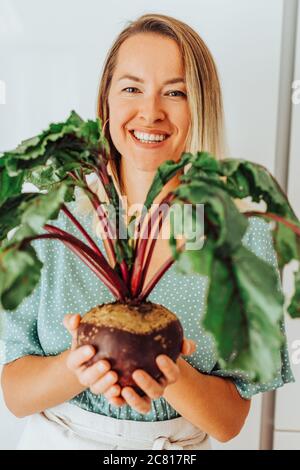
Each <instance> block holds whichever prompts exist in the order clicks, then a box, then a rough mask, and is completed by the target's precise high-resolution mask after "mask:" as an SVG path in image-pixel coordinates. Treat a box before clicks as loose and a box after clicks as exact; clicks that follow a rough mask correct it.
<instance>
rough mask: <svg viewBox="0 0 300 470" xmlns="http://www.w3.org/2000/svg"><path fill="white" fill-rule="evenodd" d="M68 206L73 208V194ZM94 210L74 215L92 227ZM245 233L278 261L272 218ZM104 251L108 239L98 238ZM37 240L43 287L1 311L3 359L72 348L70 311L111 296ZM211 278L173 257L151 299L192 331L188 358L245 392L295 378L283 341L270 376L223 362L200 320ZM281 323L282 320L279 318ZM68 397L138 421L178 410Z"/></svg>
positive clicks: (57, 246) (160, 402) (61, 222)
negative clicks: (261, 378)
mask: <svg viewBox="0 0 300 470" xmlns="http://www.w3.org/2000/svg"><path fill="white" fill-rule="evenodd" d="M68 207H69V208H70V210H71V211H72V212H73V213H74V202H71V203H70V204H69V205H68ZM91 217H92V216H91V215H88V216H86V217H83V216H80V215H77V218H78V220H79V221H80V222H81V223H82V225H84V227H85V228H87V231H88V232H89V233H90V235H91V229H89V227H91ZM249 222H250V223H249V228H248V230H247V232H246V234H245V236H244V240H243V242H244V244H245V246H247V247H248V248H249V249H251V250H252V251H253V252H254V253H255V254H256V255H257V256H260V257H261V258H262V259H264V260H265V261H267V262H269V263H270V264H272V265H273V266H277V259H276V254H275V251H274V248H273V242H272V237H271V234H270V230H269V226H268V224H267V223H266V222H264V221H263V220H261V219H258V218H254V217H253V218H251V219H250V221H249ZM54 225H56V226H58V227H60V228H62V229H64V230H66V231H68V232H69V233H72V234H74V235H75V236H77V237H78V238H79V239H81V240H82V241H84V238H83V236H82V235H81V233H80V232H78V230H77V229H76V227H75V226H73V224H72V223H71V222H70V221H69V219H68V218H67V217H66V216H65V214H64V213H61V214H60V216H59V218H58V220H56V221H55V222H54ZM99 245H100V248H102V252H103V253H104V254H105V251H104V249H103V243H102V242H101V241H100V242H99ZM34 246H35V248H36V250H37V252H38V255H39V257H40V259H41V261H43V262H44V263H45V266H44V268H43V271H42V276H41V280H40V283H39V285H38V287H37V288H36V289H35V291H34V292H33V293H32V295H31V296H29V297H27V298H26V299H25V300H24V301H23V303H22V304H21V306H20V307H19V308H18V309H17V310H16V311H15V312H2V313H1V315H0V318H1V325H0V332H1V333H0V334H1V336H0V339H1V340H2V341H0V362H1V363H2V364H6V363H9V362H11V361H13V360H15V359H18V358H20V357H23V356H26V355H40V356H53V355H57V354H59V353H61V352H62V351H64V350H66V349H68V348H69V347H70V345H71V338H70V335H69V333H68V332H67V331H66V329H65V328H64V327H63V325H62V320H63V317H64V315H65V314H67V313H80V314H81V315H83V314H84V313H85V312H86V311H88V310H89V309H91V308H92V307H94V306H95V305H98V304H101V303H103V302H105V303H108V302H111V301H113V300H114V298H113V296H112V294H111V293H110V291H109V290H108V289H107V288H106V287H105V286H104V285H103V284H102V283H101V282H100V281H99V280H98V279H97V278H96V276H95V275H94V274H93V273H92V272H91V271H90V270H89V269H88V267H87V266H85V264H84V263H82V262H81V261H80V260H79V259H78V258H77V257H76V256H75V255H74V254H73V253H72V252H70V251H69V250H68V249H67V248H65V246H64V245H63V244H61V243H60V242H58V241H52V240H51V241H50V240H47V241H45V240H36V241H35V242H34ZM207 286H208V279H207V278H206V277H201V276H198V275H189V276H184V275H183V274H181V273H179V271H177V267H176V263H175V264H173V265H172V267H171V268H170V269H169V270H168V271H167V272H166V274H165V275H164V277H163V278H162V279H161V280H160V282H159V283H158V284H157V285H156V287H155V289H154V290H153V291H152V293H151V294H150V296H149V300H151V301H152V302H156V303H160V304H163V305H165V306H166V307H167V308H169V309H170V310H172V311H173V312H174V313H176V315H177V316H178V318H179V319H180V321H181V323H182V325H183V328H184V331H185V336H186V337H188V338H191V339H194V340H195V341H196V343H197V350H196V352H195V353H194V354H193V355H192V356H189V357H187V358H186V360H187V361H188V362H189V363H190V364H191V365H192V366H193V367H195V368H196V369H197V370H199V371H201V372H203V373H208V374H212V375H216V376H221V377H230V378H231V379H232V381H233V382H234V384H235V386H236V388H237V390H238V392H239V393H240V395H241V396H242V397H244V398H248V399H250V398H251V396H252V395H254V394H256V393H259V392H265V391H268V390H274V389H276V388H278V387H280V386H282V385H283V384H284V383H288V382H293V381H294V377H293V374H292V371H291V368H290V363H289V356H288V351H287V346H286V344H285V346H284V347H283V348H282V351H281V352H280V353H281V364H282V367H281V370H280V371H278V375H277V376H276V377H275V379H273V380H272V381H270V382H268V383H262V384H253V383H251V382H250V381H249V379H248V378H247V376H246V375H242V374H240V373H238V371H236V372H230V373H229V372H228V371H225V370H222V369H220V368H219V367H218V363H217V355H216V348H215V344H214V340H213V337H212V336H211V335H209V334H207V333H206V332H205V331H204V329H203V328H202V327H201V325H200V320H201V317H202V315H203V314H204V311H205V300H206V293H207ZM282 331H283V333H285V331H284V324H282ZM70 402H71V403H73V404H75V405H77V406H79V407H81V408H83V409H85V410H88V411H92V412H94V413H100V414H104V415H106V416H112V417H114V418H118V419H129V420H136V421H159V420H168V419H173V418H176V417H178V416H179V414H178V413H177V412H176V410H174V409H173V408H172V407H171V406H170V405H169V404H168V403H167V401H166V400H165V399H164V398H159V399H157V400H153V401H152V409H151V411H150V412H149V413H148V414H147V415H143V414H140V413H138V412H136V411H135V410H133V409H131V408H130V407H129V406H127V405H125V406H123V407H122V408H118V407H114V406H112V405H110V404H109V403H108V401H107V400H106V399H105V397H104V396H103V395H95V394H93V393H92V392H91V391H90V390H89V389H88V390H86V391H84V392H82V393H81V394H79V395H78V396H76V397H75V398H73V399H72V400H70Z"/></svg>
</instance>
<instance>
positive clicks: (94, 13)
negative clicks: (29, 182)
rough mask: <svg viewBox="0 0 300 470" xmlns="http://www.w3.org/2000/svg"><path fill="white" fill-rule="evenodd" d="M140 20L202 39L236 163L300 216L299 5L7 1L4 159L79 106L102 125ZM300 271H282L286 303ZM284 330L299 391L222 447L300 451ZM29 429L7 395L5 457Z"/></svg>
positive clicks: (298, 343)
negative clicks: (124, 46)
mask: <svg viewBox="0 0 300 470" xmlns="http://www.w3.org/2000/svg"><path fill="white" fill-rule="evenodd" d="M162 5H163V8H162ZM144 13H162V14H167V15H171V16H174V17H176V18H178V19H180V20H182V21H184V22H186V23H188V24H189V25H190V26H191V27H193V28H194V29H195V30H196V31H197V32H198V33H199V34H200V36H201V37H202V38H203V39H204V41H206V43H207V45H208V47H209V48H210V50H211V52H212V53H213V56H214V58H215V61H216V63H217V66H218V70H219V74H220V78H221V83H222V87H223V95H224V106H225V116H226V126H227V137H228V143H229V155H228V156H230V157H235V158H245V159H247V160H252V161H255V162H259V163H261V164H262V165H264V166H266V167H268V169H269V170H270V171H271V172H272V173H273V174H274V175H275V176H276V178H277V179H278V181H279V182H280V184H281V186H282V188H283V189H284V190H285V191H286V192H287V193H288V195H289V199H290V202H291V204H292V206H293V207H294V209H295V211H296V213H297V215H298V217H300V190H299V175H300V88H299V89H296V88H295V89H294V90H293V84H294V87H296V86H298V85H300V82H298V81H299V80H300V8H299V2H298V0H264V1H261V0H239V1H237V0H185V1H184V2H183V1H180V0H165V1H164V2H161V0H152V1H151V2H149V1H146V0H130V1H129V2H122V1H120V0H110V1H109V2H106V3H105V8H104V4H103V3H102V2H99V1H97V0H85V1H83V0H77V1H76V2H74V1H71V0H51V1H50V0H43V1H42V2H41V1H38V0H0V153H1V152H2V151H4V150H9V149H13V148H15V147H16V146H17V144H18V143H20V141H21V140H23V139H26V138H29V137H31V136H34V135H36V134H37V133H39V132H40V131H41V130H43V129H44V128H46V127H47V126H48V124H49V123H50V122H55V121H60V120H65V119H66V118H67V116H68V115H69V112H70V110H71V109H75V110H76V111H77V112H78V113H79V114H80V115H81V116H82V117H83V118H84V119H86V118H91V119H94V118H95V109H96V93H97V85H98V82H99V79H100V74H101V70H102V65H103V62H104V58H105V56H106V53H107V51H108V49H109V47H110V46H111V44H112V42H113V40H114V39H115V37H116V36H117V34H118V33H119V32H120V31H121V30H122V29H123V28H124V27H125V26H126V25H127V22H128V21H130V20H133V19H136V18H137V17H138V16H140V15H141V14H144ZM297 82H298V83H297ZM293 93H294V95H293ZM292 97H293V98H294V99H292ZM292 269H293V267H292V266H291V267H288V269H286V271H285V272H284V273H283V285H284V290H285V293H286V295H287V296H290V295H291V294H292V282H291V281H292ZM286 329H287V336H288V344H289V350H290V358H291V363H292V364H291V365H292V368H293V372H294V375H295V378H296V383H295V384H289V385H286V386H285V387H284V388H282V389H279V390H277V391H276V392H269V393H266V394H260V395H257V396H255V397H254V398H253V399H252V406H251V412H250V415H249V417H248V420H247V423H246V425H245V427H244V429H243V430H242V432H241V434H240V435H239V436H238V437H236V438H235V439H233V440H232V441H230V442H228V443H226V444H220V443H218V442H215V441H213V448H214V449H224V450H226V449H250V450H251V449H252V450H254V449H272V448H273V449H298V450H300V406H299V396H300V353H299V351H300V321H299V320H293V321H292V320H289V318H288V316H286ZM25 421H26V418H25V419H17V418H15V417H14V416H13V415H12V414H11V413H10V412H9V411H8V410H7V409H6V407H5V404H4V401H3V398H2V395H1V392H0V449H14V448H15V446H16V443H17V441H18V439H19V436H20V433H21V431H22V429H23V427H24V424H25Z"/></svg>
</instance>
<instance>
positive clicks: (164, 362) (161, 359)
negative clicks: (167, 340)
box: [157, 357, 168, 367]
mask: <svg viewBox="0 0 300 470" xmlns="http://www.w3.org/2000/svg"><path fill="white" fill-rule="evenodd" d="M157 360H158V363H159V365H160V366H163V367H164V366H167V365H168V361H167V359H166V358H165V357H158V358H157Z"/></svg>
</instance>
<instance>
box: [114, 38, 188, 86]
mask: <svg viewBox="0 0 300 470" xmlns="http://www.w3.org/2000/svg"><path fill="white" fill-rule="evenodd" d="M126 73H127V74H132V75H136V76H141V75H142V76H143V78H144V79H147V78H148V77H151V76H153V75H158V76H159V77H161V78H162V79H163V78H167V79H168V78H171V77H173V76H179V75H182V76H184V64H183V60H182V56H181V53H180V49H179V46H178V44H177V43H176V42H175V41H174V40H173V39H171V38H168V37H165V36H161V35H158V34H152V33H146V34H145V33H143V34H142V33H140V34H137V35H134V36H131V37H130V38H128V39H126V40H125V41H124V42H123V44H122V45H121V46H120V49H119V51H118V57H117V63H116V68H115V73H114V75H115V77H114V78H116V79H118V78H120V77H121V75H122V74H126Z"/></svg>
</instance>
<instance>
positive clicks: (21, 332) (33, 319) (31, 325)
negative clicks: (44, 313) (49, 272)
mask: <svg viewBox="0 0 300 470" xmlns="http://www.w3.org/2000/svg"><path fill="white" fill-rule="evenodd" d="M38 242H39V241H36V242H34V243H33V244H32V245H34V244H35V247H36V249H37V252H38V256H39V257H40V253H39V250H38V248H37V244H38ZM40 297H41V280H40V282H39V284H38V286H37V287H36V288H35V289H34V291H33V292H32V293H31V295H30V296H28V297H26V298H25V299H24V300H23V302H22V303H21V304H20V305H19V307H18V308H17V309H16V310H14V311H6V310H4V311H1V312H0V364H8V363H9V362H12V361H14V360H16V359H19V358H20V357H23V356H28V355H40V356H42V355H44V352H43V349H42V347H41V345H40V342H39V338H38V328H37V327H38V312H39V304H40Z"/></svg>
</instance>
